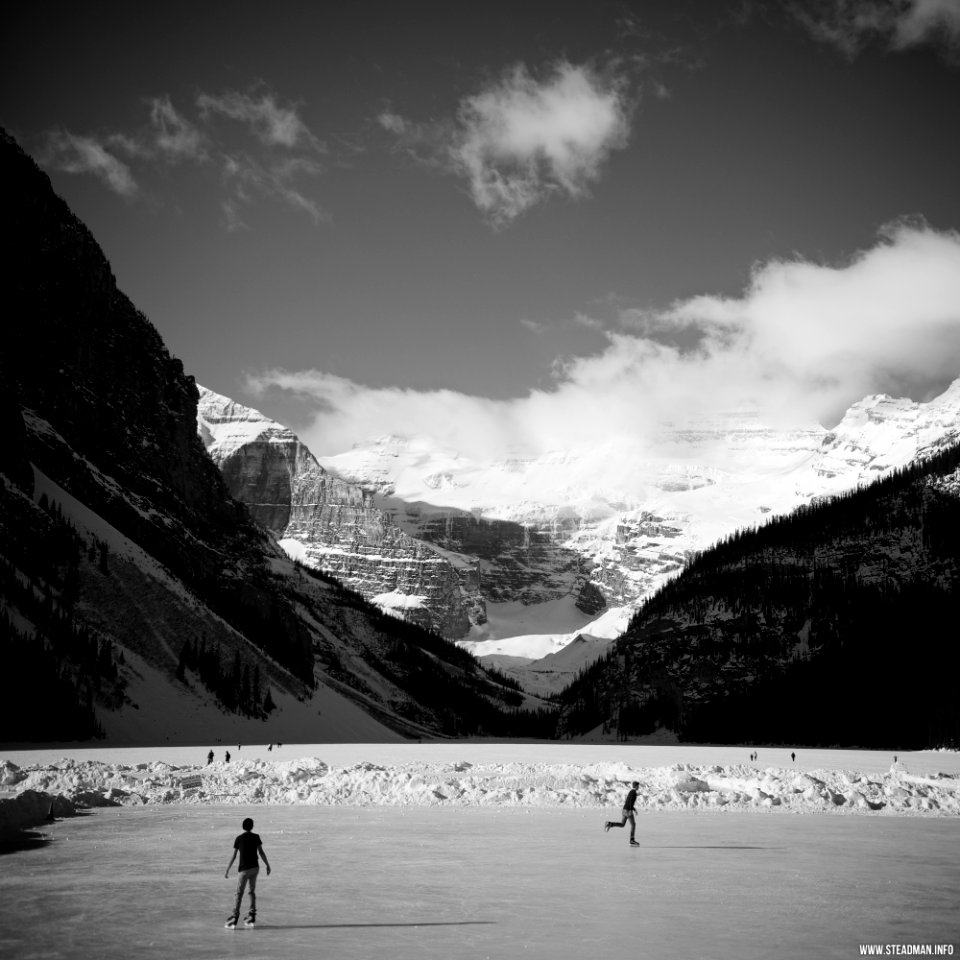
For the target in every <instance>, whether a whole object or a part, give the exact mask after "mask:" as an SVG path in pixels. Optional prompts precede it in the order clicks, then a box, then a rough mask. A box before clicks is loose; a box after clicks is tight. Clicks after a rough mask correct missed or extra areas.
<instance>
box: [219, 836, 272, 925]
mask: <svg viewBox="0 0 960 960" xmlns="http://www.w3.org/2000/svg"><path fill="white" fill-rule="evenodd" d="M241 826H242V827H243V833H241V834H240V836H238V837H237V839H236V840H234V841H233V856H232V857H231V858H230V862H229V863H228V864H227V872H226V873H225V874H224V877H229V876H230V868H231V867H232V866H233V861H234V860H236V859H237V852H238V851H239V853H240V862H239V863H238V864H237V899H236V901H235V902H234V904H233V913H231V914H230V916H229V918H228V919H227V922H226V924H224V926H226V927H229V928H233V927H235V926H236V925H237V921H238V920H239V919H240V902H241V901H242V900H243V891H244V888H245V887H246V886H247V884H250V911H249V913H248V914H247V915H246V917H244V919H243V925H244V926H245V927H252V926H253V925H254V924H255V923H256V922H257V874H258V873H259V872H260V863H259V860H258V859H257V857H258V855H259V858H260V860H262V861H263V862H264V863H265V864H266V866H267V876H268V877H269V876H270V861H269V860H267V855H266V854H265V853H264V852H263V845H262V844H261V843H260V835H259V834H256V833H253V821H252V820H251V819H250V818H249V817H247V819H246V820H244V821H243V823H242V824H241Z"/></svg>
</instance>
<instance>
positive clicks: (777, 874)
mask: <svg viewBox="0 0 960 960" xmlns="http://www.w3.org/2000/svg"><path fill="white" fill-rule="evenodd" d="M247 813H249V814H250V815H252V816H253V817H254V818H255V820H256V826H255V830H256V831H257V832H258V833H259V834H260V836H261V837H262V840H263V845H264V849H265V851H266V853H267V856H268V857H269V859H270V863H271V865H272V867H273V873H272V875H271V876H270V877H267V876H266V875H265V871H263V870H261V877H260V880H259V883H258V888H259V889H258V901H259V903H258V906H259V911H258V912H259V920H260V923H259V925H258V927H257V928H256V929H255V930H246V929H242V928H241V929H238V930H235V931H231V930H226V929H224V928H223V922H224V920H225V919H226V917H227V915H228V913H229V910H230V907H231V905H232V897H233V892H234V889H235V879H234V876H235V872H234V873H231V876H230V879H229V880H227V879H224V876H223V873H224V870H225V868H226V865H227V862H228V860H229V858H230V854H231V848H232V842H233V838H234V836H235V835H236V834H237V833H238V832H239V831H240V820H241V818H242V816H245V815H247ZM603 819H604V814H603V812H602V811H597V810H573V809H570V810H563V809H546V810H536V809H534V810H529V809H517V808H478V807H438V808H429V809H423V808H402V807H400V808H377V807H364V808H355V807H354V808H350V807H317V806H310V807H305V806H261V807H256V808H254V809H251V810H249V811H247V810H238V809H237V808H236V807H224V806H164V807H159V806H158V807H150V806H146V807H140V808H135V809H130V808H120V809H116V808H113V809H101V810H97V811H95V812H93V813H90V814H88V815H86V816H84V817H80V818H76V819H69V820H63V821H60V822H57V823H54V824H51V825H48V826H45V827H44V828H43V830H42V832H43V833H44V834H46V835H48V836H50V837H52V838H53V840H52V842H48V843H45V844H43V845H40V846H37V847H35V848H32V849H26V850H22V851H20V852H17V853H12V854H9V855H7V856H4V857H3V858H2V860H0V863H2V865H3V870H2V871H0V956H3V957H5V958H27V957H31V958H40V957H43V958H53V957H71V958H72V957H78V958H84V957H97V958H103V960H110V958H123V960H128V958H130V957H144V958H164V960H168V958H171V957H175V958H182V960H190V958H198V960H202V958H220V957H243V958H248V960H254V958H261V957H262V958H267V957H270V958H285V957H304V958H308V957H310V958H312V957H320V956H322V957H331V958H341V960H348V958H372V957H384V958H391V960H406V958H416V960H420V958H434V957H435V958H443V960H451V958H461V957H462V958H487V957H489V958H497V960H499V958H511V957H531V958H547V957H550V958H552V960H568V958H577V960H581V958H586V957H595V958H598V960H606V958H615V957H623V956H629V955H639V956H642V957H646V958H661V957H662V958H677V957H682V958H694V957H703V958H714V960H725V958H738V960H740V958H749V957H757V958H761V957H762V958H770V957H856V956H858V955H859V946H858V945H859V944H861V943H878V944H887V943H897V944H914V943H954V944H957V943H958V940H960V919H958V914H957V904H958V903H960V867H958V864H960V825H958V823H957V822H956V820H955V819H951V818H922V817H868V816H846V817H836V816H817V815H811V816H791V815H789V814H783V813H777V812H773V813H762V812H752V813H726V814H715V813H695V812H649V813H642V814H641V815H640V817H639V818H638V830H637V834H638V839H639V840H640V843H641V846H640V847H639V848H630V847H629V846H628V844H627V838H628V832H627V831H626V830H623V831H611V832H610V833H604V832H603V829H602V823H603ZM956 949H960V945H958V946H957V948H956Z"/></svg>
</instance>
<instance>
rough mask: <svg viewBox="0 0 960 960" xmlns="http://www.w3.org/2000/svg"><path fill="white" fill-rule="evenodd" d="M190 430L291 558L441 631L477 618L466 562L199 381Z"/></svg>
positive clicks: (459, 629)
mask: <svg viewBox="0 0 960 960" xmlns="http://www.w3.org/2000/svg"><path fill="white" fill-rule="evenodd" d="M197 429H198V432H199V434H200V437H201V439H202V440H203V441H204V444H205V445H206V447H207V452H208V453H209V454H210V456H211V457H212V458H213V460H214V462H215V463H216V464H217V466H218V467H219V468H220V472H221V474H222V475H223V478H224V480H225V481H226V484H227V487H228V489H229V490H230V492H231V494H233V496H234V497H236V499H237V500H239V501H241V502H242V503H245V504H246V505H247V508H248V509H249V510H250V513H251V514H252V516H253V517H254V519H255V520H257V521H258V522H259V523H260V524H261V525H262V526H264V527H265V528H266V529H267V530H269V531H270V532H271V533H272V534H273V535H274V536H275V537H276V538H277V540H279V541H280V544H281V546H283V547H285V549H287V551H288V553H289V554H290V555H291V556H292V557H294V558H295V559H297V560H301V561H302V562H304V563H306V564H307V565H309V566H311V567H314V568H315V569H317V570H321V571H323V572H324V573H328V574H331V575H332V576H335V577H337V579H339V580H340V581H342V582H343V583H345V584H346V585H347V586H349V587H351V588H352V589H354V590H356V591H357V592H358V593H360V594H362V595H363V596H364V597H366V598H367V599H368V600H372V601H374V602H376V603H379V604H380V605H381V606H383V607H385V608H387V609H391V610H393V611H394V612H396V613H399V614H401V615H402V616H403V617H404V618H406V619H407V620H410V621H412V622H414V623H418V624H420V625H421V626H424V627H427V628H429V629H432V630H434V631H436V632H437V633H440V634H441V635H443V636H445V637H447V638H450V639H456V638H459V637H462V636H463V635H464V634H465V633H466V632H467V631H468V630H469V629H470V623H471V620H470V614H471V613H472V614H473V616H474V618H475V619H476V620H477V621H479V622H482V620H483V602H482V600H481V599H480V598H479V594H478V592H477V587H478V578H477V572H476V568H475V566H474V565H473V564H471V563H469V562H465V561H463V560H462V559H460V558H456V557H453V558H451V557H450V556H449V555H445V554H443V553H441V552H440V551H438V550H435V549H433V548H431V547H430V546H429V544H427V543H424V542H422V541H420V540H417V539H415V538H413V537H411V536H409V535H407V534H406V533H404V531H403V530H401V529H400V528H399V527H398V526H397V525H396V524H395V523H394V522H393V521H392V519H391V518H390V517H389V516H388V515H387V514H385V513H384V512H383V511H382V510H380V509H379V508H378V507H377V506H376V505H375V504H374V498H373V493H372V492H371V491H369V490H365V489H364V488H363V487H361V486H359V485H357V484H352V483H347V482H345V481H344V480H341V479H339V478H338V477H336V476H334V475H333V474H331V473H329V472H328V471H326V470H324V469H323V467H321V466H320V464H319V463H318V462H317V460H316V458H315V457H314V456H313V454H312V453H311V452H310V451H309V450H308V449H307V448H306V447H305V446H304V445H303V444H302V443H301V442H300V440H299V438H298V437H297V436H296V435H295V434H294V433H293V432H292V431H291V430H289V429H288V428H286V427H284V426H282V425H281V424H279V423H275V422H274V421H272V420H270V419H268V418H267V417H265V416H264V415H263V414H261V413H260V412H259V411H257V410H254V409H252V408H250V407H246V406H244V405H242V404H239V403H236V402H235V401H233V400H230V399H229V398H227V397H223V396H221V395H220V394H217V393H214V392H213V391H212V390H207V389H205V388H201V389H200V402H199V406H198V409H197Z"/></svg>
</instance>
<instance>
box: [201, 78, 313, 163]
mask: <svg viewBox="0 0 960 960" xmlns="http://www.w3.org/2000/svg"><path fill="white" fill-rule="evenodd" d="M197 107H198V108H199V110H200V115H201V116H202V117H203V118H204V119H207V118H208V117H209V115H210V114H212V113H219V114H222V115H223V116H225V117H229V118H230V119H231V120H239V121H241V122H242V123H246V124H247V125H248V126H249V127H250V128H251V130H253V132H254V134H255V135H256V136H257V137H258V138H259V140H260V141H261V142H262V143H264V144H266V145H267V146H271V147H288V148H292V147H303V146H308V147H310V148H312V149H314V150H317V151H319V152H323V150H324V149H325V148H324V146H323V144H322V143H321V142H320V141H319V140H318V139H317V138H316V137H315V136H314V135H313V134H312V133H311V132H310V129H309V127H307V125H306V124H305V123H304V122H303V120H301V119H300V116H299V115H298V114H297V110H296V107H283V106H280V105H279V104H278V103H277V101H276V99H275V97H274V95H273V94H272V93H264V94H261V95H260V96H259V98H255V97H253V96H251V95H250V94H247V93H239V92H237V91H229V92H227V93H224V94H222V95H221V96H219V97H214V96H211V95H210V94H206V93H201V94H200V96H198V97H197Z"/></svg>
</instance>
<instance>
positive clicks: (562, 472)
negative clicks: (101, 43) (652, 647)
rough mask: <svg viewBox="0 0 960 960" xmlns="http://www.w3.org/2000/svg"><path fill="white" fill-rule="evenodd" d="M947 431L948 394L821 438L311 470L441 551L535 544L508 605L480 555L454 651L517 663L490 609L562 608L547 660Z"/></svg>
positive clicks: (676, 427) (721, 419)
mask: <svg viewBox="0 0 960 960" xmlns="http://www.w3.org/2000/svg"><path fill="white" fill-rule="evenodd" d="M958 433H960V380H958V381H957V382H955V383H954V384H953V385H952V386H951V387H950V388H949V389H948V390H946V391H945V392H944V393H943V394H942V395H941V396H939V397H937V398H935V399H933V400H931V401H929V402H926V403H917V402H914V401H912V400H909V399H893V398H891V397H888V396H885V395H879V396H873V397H867V398H865V399H864V400H862V401H860V402H858V403H856V404H854V405H853V406H852V407H851V408H850V409H849V410H848V412H847V413H846V415H845V416H844V417H843V419H842V420H841V422H840V423H839V424H837V426H836V427H835V428H834V429H833V430H832V431H827V430H826V429H824V428H823V427H821V426H819V425H809V426H805V427H804V426H801V427H796V428H782V427H780V428H777V427H772V426H770V425H767V424H764V423H763V422H762V421H761V420H760V419H759V417H758V416H757V415H756V414H755V413H754V412H751V411H749V410H740V411H736V412H734V413H730V414H726V415H719V416H717V417H716V418H715V419H714V420H710V421H699V422H686V423H674V424H665V425H664V426H663V427H662V429H661V431H660V433H659V434H658V435H657V436H656V437H655V438H653V440H652V441H650V440H648V441H646V442H644V443H641V442H640V441H631V440H626V439H625V440H621V441H620V442H618V443H612V442H608V443H605V444H603V445H601V446H598V447H596V448H594V449H578V450H565V451H554V452H551V453H549V454H546V455H543V456H538V457H515V458H510V459H501V460H495V461H484V460H481V459H479V458H477V457H475V456H468V455H466V454H462V453H460V452H457V451H445V450H437V449H435V448H433V447H431V446H430V445H429V443H428V442H427V441H425V440H424V439H422V438H402V437H396V436H390V437H383V438H379V439H377V440H374V441H371V442H369V443H363V444H358V445H356V446H355V447H354V448H353V449H352V450H350V451H347V452H344V453H342V454H339V455H337V456H331V457H326V458H323V459H322V461H321V462H322V463H323V465H324V466H325V467H326V468H327V469H328V470H329V471H330V472H331V473H332V474H335V475H337V476H340V477H342V478H344V479H345V480H348V481H350V482H351V483H355V484H358V485H360V486H363V487H364V488H366V489H370V490H374V491H376V494H377V496H376V498H375V502H377V503H378V505H379V506H380V507H381V509H382V510H383V511H384V512H385V513H387V514H389V515H391V516H393V518H394V519H395V521H396V522H397V523H398V525H400V526H402V527H403V528H404V529H406V530H407V531H408V532H409V533H410V534H411V535H413V536H415V537H418V538H422V539H427V540H430V541H432V542H435V543H438V544H440V545H442V546H444V547H445V548H446V549H450V550H456V551H460V552H462V553H467V554H469V553H470V552H471V543H470V539H469V533H470V532H471V531H472V530H475V529H477V528H481V527H482V526H483V525H484V524H498V523H499V524H503V525H508V524H509V525H516V526H517V527H519V528H520V529H521V530H522V531H523V537H524V539H523V540H522V541H520V542H519V544H518V546H519V547H520V549H521V551H522V550H523V549H529V547H528V545H529V544H530V543H531V542H533V541H536V543H537V545H538V547H539V549H540V556H541V557H542V558H544V557H545V558H548V559H547V562H546V563H541V571H542V572H543V574H544V576H542V578H541V579H540V580H539V581H538V587H539V591H538V592H537V593H534V592H533V591H530V590H529V586H528V585H527V584H524V589H527V590H528V593H527V594H526V595H523V594H521V593H519V591H518V592H515V593H512V594H511V592H510V583H509V579H508V578H505V577H504V576H503V574H502V571H501V569H499V565H498V561H497V558H495V557H484V556H481V558H480V571H481V576H480V590H481V592H482V593H483V594H484V596H485V598H486V600H487V615H488V619H489V623H488V624H487V625H482V626H480V627H478V628H475V629H474V630H473V631H472V633H471V635H470V637H469V638H467V640H466V641H465V645H468V646H473V645H474V644H481V645H480V646H476V647H474V649H475V650H476V652H478V653H481V652H485V651H486V650H487V649H488V646H487V643H488V642H489V641H491V640H499V641H505V640H506V638H507V637H509V636H510V633H511V632H512V633H514V634H515V635H517V636H518V638H519V637H521V636H522V637H523V640H522V642H520V641H519V639H518V644H517V648H516V649H512V648H511V645H510V643H509V641H506V642H501V643H499V644H497V652H498V653H499V654H502V655H508V656H509V655H513V656H523V655H524V654H522V653H520V652H519V651H520V649H521V648H522V649H523V650H524V651H525V653H526V654H527V655H529V653H530V652H531V650H530V647H531V644H530V640H529V634H531V633H533V632H537V631H531V630H529V629H526V628H524V627H522V626H519V625H514V624H512V623H511V622H510V617H509V616H499V613H500V608H499V607H498V604H503V605H504V607H505V606H506V605H507V604H509V603H510V602H511V601H516V600H518V599H519V600H523V601H526V602H527V605H528V606H529V604H530V603H540V604H543V603H547V602H550V603H554V602H556V601H560V600H561V598H564V597H566V598H568V600H569V601H570V602H568V604H567V610H568V613H569V619H568V621H567V623H566V624H563V623H562V622H557V618H556V616H554V615H551V616H550V617H549V619H551V620H552V621H553V628H552V629H545V630H542V631H539V632H540V633H541V634H542V637H543V640H542V644H541V645H540V647H539V648H538V649H537V651H536V652H537V653H538V654H539V656H545V655H546V654H548V653H551V652H554V651H556V650H558V649H561V648H562V647H563V646H564V645H566V644H567V643H569V642H571V641H572V640H573V639H574V638H575V637H576V636H578V635H580V634H581V633H587V634H588V635H591V636H602V637H612V636H615V635H616V634H617V633H619V632H620V631H621V630H622V629H623V628H624V627H625V625H626V621H627V620H628V619H629V616H630V614H631V613H632V612H633V610H634V609H636V606H637V604H638V602H639V601H641V600H643V599H644V598H645V597H647V596H650V595H651V594H652V593H653V592H655V591H656V589H657V588H658V587H659V586H661V585H662V584H663V583H665V582H666V581H667V580H668V579H670V578H671V577H673V576H675V575H676V573H677V572H678V571H679V570H681V569H682V568H683V566H684V564H685V563H686V562H687V560H688V559H689V558H690V557H691V556H692V555H693V554H695V553H697V552H699V551H702V550H704V549H706V548H707V547H709V546H710V545H711V544H713V543H715V542H717V541H718V540H719V539H721V538H722V537H724V536H726V535H728V534H730V533H732V532H733V531H735V530H737V529H743V528H749V527H752V526H756V525H760V524H762V523H764V522H766V521H767V520H768V519H770V518H771V517H774V516H777V515H779V514H785V513H788V512H790V511H791V510H793V509H795V508H796V507H798V506H800V505H801V504H804V503H810V502H811V501H813V500H816V499H817V498H820V497H825V496H827V497H829V496H832V495H835V494H837V493H839V492H841V491H844V490H849V489H852V488H854V487H856V486H858V485H861V484H864V483H869V482H871V481H873V480H874V479H876V478H877V477H880V476H883V475H885V474H886V473H888V472H889V471H891V470H893V469H895V468H897V467H900V466H903V465H905V464H907V463H909V462H911V461H912V460H913V459H914V458H916V457H918V456H923V455H925V454H926V453H928V452H931V451H934V450H936V449H939V448H941V447H942V446H944V445H946V444H949V443H950V442H951V440H953V439H955V438H956V437H957V436H958ZM521 556H522V554H521ZM521 562H522V560H521ZM590 595H592V597H593V598H594V602H593V605H592V606H588V605H585V604H584V603H582V602H581V604H580V609H577V607H576V605H575V603H574V601H575V600H577V599H581V600H582V599H584V598H586V597H587V596H590ZM598 598H600V599H601V600H602V601H603V602H602V603H601V602H598ZM604 604H605V605H606V606H607V610H606V612H604V613H602V614H601V616H599V617H597V618H596V619H595V620H594V622H593V623H588V622H586V621H585V619H584V617H583V609H584V608H585V607H586V609H588V610H590V612H591V613H592V614H594V615H596V614H598V613H600V611H601V610H602V609H603V605H604ZM544 609H545V610H546V609H547V608H544ZM554 613H555V611H554ZM592 619H594V618H593V617H589V618H586V620H587V621H589V620H592ZM517 627H519V628H517Z"/></svg>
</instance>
